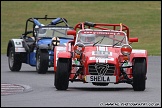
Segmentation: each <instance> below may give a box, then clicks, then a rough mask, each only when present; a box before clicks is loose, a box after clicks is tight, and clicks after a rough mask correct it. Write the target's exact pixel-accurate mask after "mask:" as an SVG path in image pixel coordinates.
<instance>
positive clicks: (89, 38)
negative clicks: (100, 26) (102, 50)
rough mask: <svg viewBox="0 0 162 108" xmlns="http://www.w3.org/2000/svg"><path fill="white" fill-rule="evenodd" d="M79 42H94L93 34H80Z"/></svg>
mask: <svg viewBox="0 0 162 108" xmlns="http://www.w3.org/2000/svg"><path fill="white" fill-rule="evenodd" d="M79 36H80V41H81V42H83V43H84V42H88V43H91V42H95V34H82V33H81V34H80V35H79Z"/></svg>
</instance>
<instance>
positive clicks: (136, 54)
mask: <svg viewBox="0 0 162 108" xmlns="http://www.w3.org/2000/svg"><path fill="white" fill-rule="evenodd" d="M130 57H131V60H133V59H134V58H145V59H146V63H148V55H147V50H138V49H133V50H132V54H131V56H130Z"/></svg>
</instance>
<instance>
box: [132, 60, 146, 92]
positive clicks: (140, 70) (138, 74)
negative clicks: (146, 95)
mask: <svg viewBox="0 0 162 108" xmlns="http://www.w3.org/2000/svg"><path fill="white" fill-rule="evenodd" d="M146 71H147V66H146V60H145V59H142V58H137V59H135V61H134V65H133V89H134V91H144V90H145V86H146Z"/></svg>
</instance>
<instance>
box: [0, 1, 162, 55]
mask: <svg viewBox="0 0 162 108" xmlns="http://www.w3.org/2000/svg"><path fill="white" fill-rule="evenodd" d="M44 15H48V16H49V17H64V18H66V19H67V20H68V23H69V25H71V26H73V27H74V26H75V24H77V23H79V22H84V21H91V22H96V23H123V24H125V25H127V26H128V27H129V28H130V37H138V38H139V42H138V43H133V44H132V47H133V48H135V49H146V50H147V51H148V54H149V55H161V1H1V54H5V53H6V49H7V44H8V41H9V39H12V38H19V36H20V35H21V34H22V33H23V32H24V29H25V22H26V20H27V19H28V18H30V17H44Z"/></svg>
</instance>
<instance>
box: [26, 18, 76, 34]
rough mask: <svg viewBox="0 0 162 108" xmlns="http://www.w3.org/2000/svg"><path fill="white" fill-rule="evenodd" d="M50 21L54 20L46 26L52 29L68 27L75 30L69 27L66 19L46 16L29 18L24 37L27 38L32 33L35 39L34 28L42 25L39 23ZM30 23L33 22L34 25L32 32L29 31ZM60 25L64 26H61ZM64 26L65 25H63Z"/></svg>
mask: <svg viewBox="0 0 162 108" xmlns="http://www.w3.org/2000/svg"><path fill="white" fill-rule="evenodd" d="M40 20H41V21H47V20H48V21H49V20H52V21H51V22H50V23H49V24H48V25H46V26H51V27H55V26H56V25H57V27H68V28H73V27H70V26H69V25H68V21H67V20H66V19H65V18H59V17H58V18H53V17H47V15H45V17H42V18H41V17H32V18H28V19H27V20H26V25H25V32H24V34H23V36H24V37H26V36H27V35H28V34H30V33H32V35H33V36H34V37H35V34H34V28H35V26H36V25H38V26H39V25H40V24H41V23H40V22H39V21H40ZM29 22H31V23H32V24H33V25H32V30H28V26H29ZM59 24H62V25H61V26H60V25H59ZM63 24H64V25H63Z"/></svg>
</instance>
